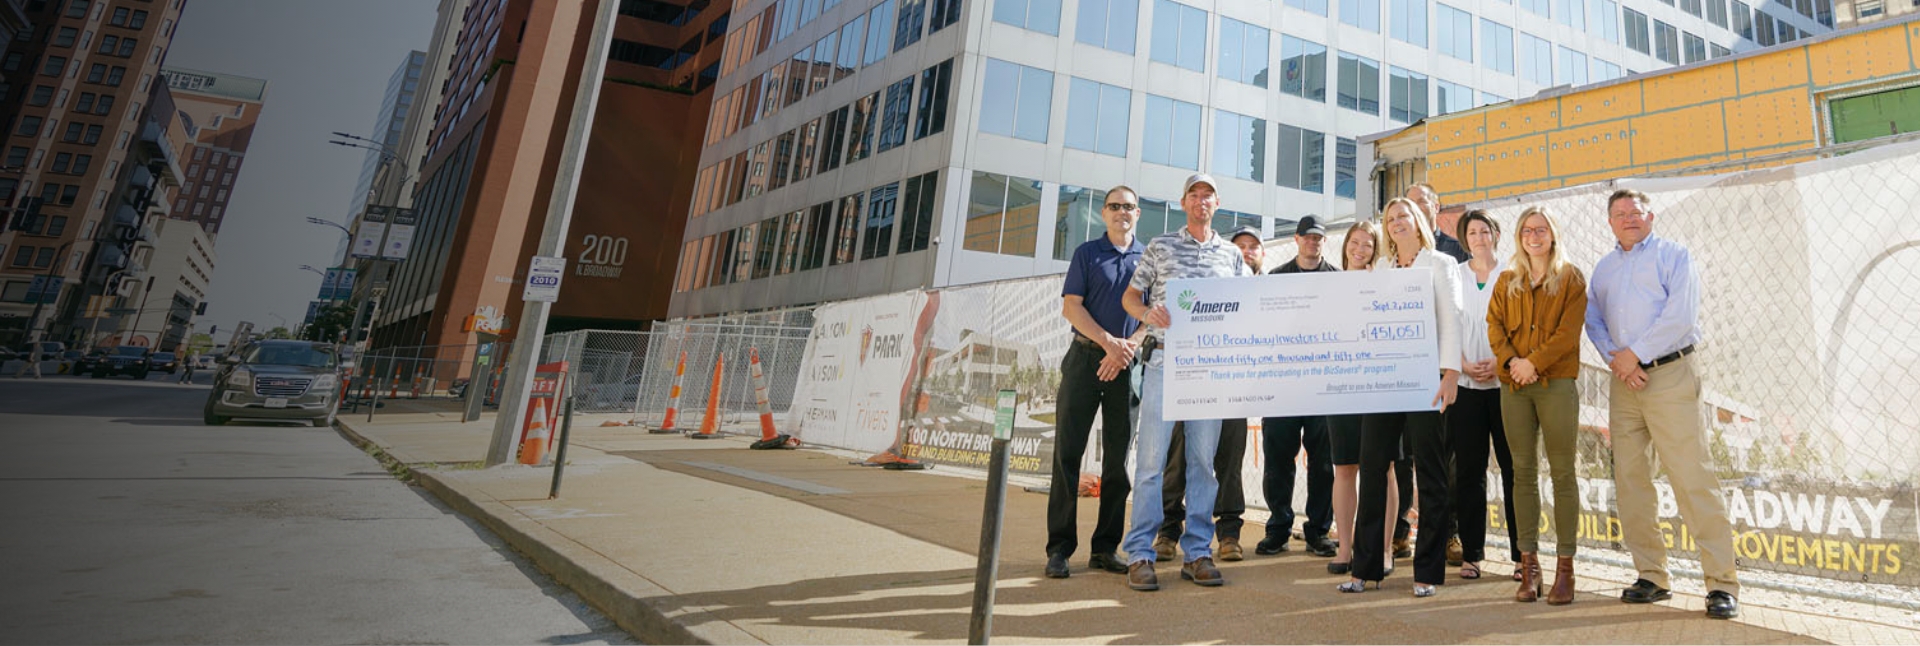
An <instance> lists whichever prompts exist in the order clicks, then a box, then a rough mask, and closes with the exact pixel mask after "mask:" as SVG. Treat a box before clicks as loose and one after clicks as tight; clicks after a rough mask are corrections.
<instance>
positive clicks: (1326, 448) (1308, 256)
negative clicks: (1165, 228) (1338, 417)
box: [1253, 215, 1339, 556]
mask: <svg viewBox="0 0 1920 646" xmlns="http://www.w3.org/2000/svg"><path fill="white" fill-rule="evenodd" d="M1326 238H1327V226H1326V224H1325V223H1323V222H1321V220H1320V217H1319V216H1315V215H1309V216H1306V217H1303V218H1300V223H1299V224H1298V225H1296V226H1294V229H1293V243H1294V246H1295V248H1296V249H1297V250H1298V251H1297V254H1296V255H1295V256H1294V258H1293V260H1289V261H1287V264H1284V265H1281V266H1280V267H1279V268H1276V269H1274V270H1273V271H1272V272H1271V273H1274V274H1297V273H1302V272H1314V271H1339V269H1338V268H1336V267H1334V266H1333V263H1329V262H1326V260H1325V259H1324V258H1322V257H1321V255H1320V247H1321V245H1322V244H1323V243H1325V241H1326ZM1260 440H1261V441H1260V448H1261V461H1262V462H1263V463H1264V465H1265V469H1266V471H1265V473H1264V474H1263V476H1262V478H1261V480H1260V492H1261V493H1262V494H1263V495H1265V496H1266V498H1267V509H1270V510H1272V511H1273V515H1272V516H1271V517H1270V519H1269V520H1268V521H1267V537H1266V538H1264V539H1261V541H1260V543H1259V544H1258V545H1255V546H1254V548H1253V552H1254V553H1255V554H1279V553H1281V552H1285V551H1287V539H1288V538H1291V537H1292V533H1293V485H1294V474H1295V472H1296V465H1295V464H1294V457H1295V456H1298V455H1300V449H1301V448H1302V447H1303V446H1304V447H1305V448H1306V450H1307V522H1306V525H1305V526H1304V527H1302V528H1301V536H1302V537H1303V538H1305V539H1306V543H1307V551H1309V552H1312V553H1313V555H1314V556H1333V555H1334V554H1335V549H1334V545H1333V542H1332V541H1329V540H1327V531H1328V530H1329V529H1331V528H1332V527H1333V445H1332V443H1331V442H1330V440H1329V439H1328V437H1327V418H1326V416H1324V415H1311V416H1305V417H1267V418H1263V419H1261V420H1260Z"/></svg>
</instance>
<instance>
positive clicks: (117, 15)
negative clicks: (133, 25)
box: [107, 7, 133, 27]
mask: <svg viewBox="0 0 1920 646" xmlns="http://www.w3.org/2000/svg"><path fill="white" fill-rule="evenodd" d="M132 12H133V10H132V9H128V8H126V7H114V8H113V17H112V18H109V19H108V20H107V24H109V25H113V26H115V27H125V26H127V16H128V15H131V14H132Z"/></svg>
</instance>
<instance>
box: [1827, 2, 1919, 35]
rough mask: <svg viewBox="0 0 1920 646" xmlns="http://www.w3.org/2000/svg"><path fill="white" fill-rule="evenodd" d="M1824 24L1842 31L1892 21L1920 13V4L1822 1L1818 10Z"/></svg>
mask: <svg viewBox="0 0 1920 646" xmlns="http://www.w3.org/2000/svg"><path fill="white" fill-rule="evenodd" d="M1816 10H1817V11H1819V12H1820V13H1817V14H1815V15H1818V16H1820V17H1821V18H1822V20H1823V21H1824V22H1826V23H1827V24H1829V25H1834V26H1836V27H1839V28H1840V29H1850V28H1852V27H1855V26H1858V25H1864V24H1867V23H1870V22H1880V21H1882V20H1891V19H1894V18H1899V17H1901V16H1905V15H1908V14H1912V13H1920V2H1916V1H1915V0H1832V4H1831V5H1829V4H1828V0H1821V1H1820V2H1819V3H1818V5H1817V8H1816Z"/></svg>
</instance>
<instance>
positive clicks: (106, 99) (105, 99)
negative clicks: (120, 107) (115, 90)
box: [93, 94, 113, 116]
mask: <svg viewBox="0 0 1920 646" xmlns="http://www.w3.org/2000/svg"><path fill="white" fill-rule="evenodd" d="M95 106H96V107H95V108H94V110H93V113H94V114H97V115H101V116H105V115H106V114H107V113H109V112H112V111H113V95H111V94H102V95H100V102H99V103H98V104H95Z"/></svg>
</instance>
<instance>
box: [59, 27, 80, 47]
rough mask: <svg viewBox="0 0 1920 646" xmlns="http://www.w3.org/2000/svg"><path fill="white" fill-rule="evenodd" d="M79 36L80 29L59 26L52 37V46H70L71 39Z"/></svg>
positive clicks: (71, 43) (71, 44)
mask: <svg viewBox="0 0 1920 646" xmlns="http://www.w3.org/2000/svg"><path fill="white" fill-rule="evenodd" d="M78 38H80V30H78V29H75V28H73V27H61V28H60V29H59V30H58V31H57V32H55V35H54V37H53V46H54V47H72V46H73V41H74V40H76V39H78Z"/></svg>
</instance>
